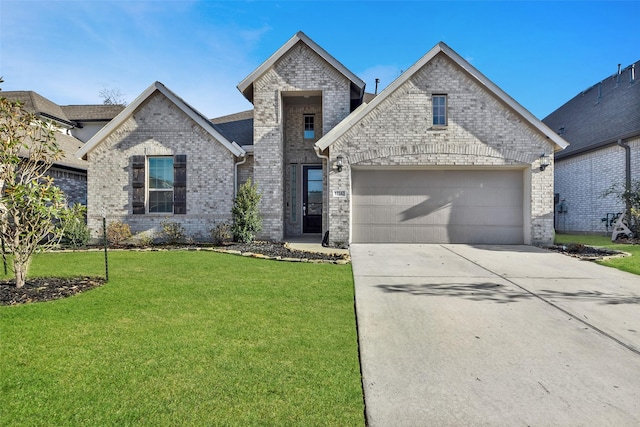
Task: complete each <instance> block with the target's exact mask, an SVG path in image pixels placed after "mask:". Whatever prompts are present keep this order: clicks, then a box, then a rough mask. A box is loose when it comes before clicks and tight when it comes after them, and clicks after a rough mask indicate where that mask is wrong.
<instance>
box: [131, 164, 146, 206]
mask: <svg viewBox="0 0 640 427" xmlns="http://www.w3.org/2000/svg"><path fill="white" fill-rule="evenodd" d="M132 161H133V162H132V163H133V164H132V168H131V170H132V174H133V176H132V179H131V183H132V187H133V198H132V205H133V213H134V215H138V214H144V213H145V209H144V193H145V191H144V179H145V173H144V167H145V158H144V156H133V157H132Z"/></svg>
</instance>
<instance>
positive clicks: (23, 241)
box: [0, 79, 69, 288]
mask: <svg viewBox="0 0 640 427" xmlns="http://www.w3.org/2000/svg"><path fill="white" fill-rule="evenodd" d="M1 81H2V80H1V79H0V82H1ZM61 155H62V150H60V148H59V147H58V145H57V143H56V139H55V135H54V130H53V127H52V126H51V125H50V124H48V123H46V122H43V121H42V120H40V119H39V118H38V117H36V116H35V115H34V114H32V113H30V112H28V111H26V110H25V109H24V108H23V107H22V105H21V104H20V102H17V101H10V100H8V99H6V98H3V97H0V236H1V237H2V240H3V242H4V244H5V247H6V249H7V250H8V251H10V252H12V253H13V267H14V273H15V276H16V287H18V288H21V287H22V286H24V283H25V279H26V276H27V272H28V269H29V264H30V262H31V257H32V256H33V253H34V252H35V251H36V249H38V248H41V247H46V246H48V245H53V244H57V243H58V242H59V240H60V238H61V237H62V235H63V233H64V229H63V227H62V226H61V224H64V223H65V219H66V217H67V215H69V209H68V208H67V206H66V203H65V199H64V194H63V193H62V191H61V190H60V189H59V188H58V187H56V186H55V185H53V179H52V178H50V177H48V176H46V173H47V171H48V169H49V167H51V165H52V164H53V162H54V161H55V160H57V159H59V158H60V157H61Z"/></svg>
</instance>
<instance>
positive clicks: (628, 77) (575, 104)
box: [542, 61, 640, 159]
mask: <svg viewBox="0 0 640 427" xmlns="http://www.w3.org/2000/svg"><path fill="white" fill-rule="evenodd" d="M634 68H635V70H634V71H635V73H640V61H638V62H636V63H634V64H632V65H629V66H628V67H626V68H625V69H623V70H620V74H618V73H617V72H616V73H615V74H613V75H611V76H609V77H607V78H606V79H604V80H602V81H600V82H598V83H596V84H595V85H593V86H591V87H590V88H588V89H586V90H584V91H582V92H580V93H579V94H578V95H576V96H575V97H574V98H573V99H571V100H570V101H568V102H567V103H566V104H564V105H563V106H562V107H560V108H558V109H557V110H556V111H554V112H553V113H551V114H549V115H548V116H547V117H546V118H544V119H543V120H542V121H543V122H544V123H545V124H546V125H547V126H549V127H550V128H551V129H553V130H554V131H555V132H558V133H560V134H561V135H562V137H563V138H564V139H566V140H567V141H569V142H570V143H571V145H570V146H569V148H567V149H566V150H565V151H563V152H562V153H558V155H557V156H556V158H558V159H561V158H563V157H570V156H573V155H576V154H579V153H583V152H585V151H589V150H593V149H596V148H598V147H601V146H604V145H609V144H613V143H615V142H617V141H618V139H626V138H630V137H633V136H637V135H640V81H639V80H640V79H638V77H637V74H636V76H635V81H633V80H632V77H634V76H633V74H632V69H634Z"/></svg>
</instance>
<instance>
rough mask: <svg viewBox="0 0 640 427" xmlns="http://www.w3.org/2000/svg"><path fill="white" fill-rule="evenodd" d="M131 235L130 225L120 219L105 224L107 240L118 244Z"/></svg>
mask: <svg viewBox="0 0 640 427" xmlns="http://www.w3.org/2000/svg"><path fill="white" fill-rule="evenodd" d="M130 237H131V227H129V224H125V223H124V222H122V221H114V222H112V223H110V224H109V225H107V242H109V243H110V244H112V245H115V246H119V245H121V244H122V243H123V242H124V241H125V240H127V239H128V238H130Z"/></svg>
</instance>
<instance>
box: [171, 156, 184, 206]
mask: <svg viewBox="0 0 640 427" xmlns="http://www.w3.org/2000/svg"><path fill="white" fill-rule="evenodd" d="M173 213H174V214H179V215H184V214H186V213H187V155H186V154H178V155H176V156H174V157H173Z"/></svg>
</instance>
